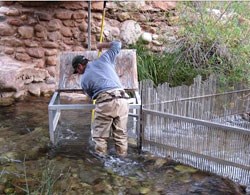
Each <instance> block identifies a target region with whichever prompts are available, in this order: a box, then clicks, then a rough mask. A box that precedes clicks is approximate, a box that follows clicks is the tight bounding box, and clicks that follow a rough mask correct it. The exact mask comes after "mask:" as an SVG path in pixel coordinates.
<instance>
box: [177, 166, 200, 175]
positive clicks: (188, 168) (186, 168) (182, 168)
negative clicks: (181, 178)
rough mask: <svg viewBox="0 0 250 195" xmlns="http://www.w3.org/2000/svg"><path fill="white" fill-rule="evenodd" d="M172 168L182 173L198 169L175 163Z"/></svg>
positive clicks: (193, 171) (194, 171)
mask: <svg viewBox="0 0 250 195" xmlns="http://www.w3.org/2000/svg"><path fill="white" fill-rule="evenodd" d="M174 169H175V170H177V171H179V172H182V173H196V172H197V171H198V169H195V168H193V167H190V166H184V165H177V166H175V167H174Z"/></svg>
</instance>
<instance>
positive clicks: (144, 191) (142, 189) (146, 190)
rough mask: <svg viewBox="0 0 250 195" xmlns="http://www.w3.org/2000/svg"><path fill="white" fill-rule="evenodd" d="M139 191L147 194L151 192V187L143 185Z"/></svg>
mask: <svg viewBox="0 0 250 195" xmlns="http://www.w3.org/2000/svg"><path fill="white" fill-rule="evenodd" d="M139 191H140V194H147V193H149V192H150V188H148V187H141V188H140V189H139Z"/></svg>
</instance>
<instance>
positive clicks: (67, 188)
mask: <svg viewBox="0 0 250 195" xmlns="http://www.w3.org/2000/svg"><path fill="white" fill-rule="evenodd" d="M48 103H49V98H35V97H30V98H28V99H26V100H25V101H20V102H16V103H15V104H13V105H11V106H8V107H0V135H1V137H0V194H119V195H123V194H132V195H133V194H138V195H139V194H150V195H154V194H169V195H170V194H171V195H174V194H181V195H182V194H218V195H219V194H232V195H234V194H244V193H245V192H244V190H245V189H244V187H243V186H239V185H237V184H236V183H234V182H232V181H230V180H229V179H226V178H221V177H219V176H216V175H214V174H210V173H205V172H202V171H199V170H197V169H194V168H192V167H189V166H185V165H182V164H180V163H178V162H174V161H172V160H171V159H169V158H158V157H155V156H152V155H150V154H148V153H140V154H139V153H138V150H137V148H136V147H135V146H134V145H133V144H130V145H129V155H128V157H127V158H118V157H117V156H115V152H114V148H113V143H112V140H110V143H111V144H110V146H109V147H110V155H109V156H107V157H106V158H100V157H97V156H95V155H93V153H92V151H93V144H92V142H91V140H90V134H91V133H90V121H91V113H90V112H84V111H74V110H73V111H63V112H62V117H61V119H60V121H59V124H58V128H59V129H60V130H61V132H62V133H60V134H59V138H60V142H59V144H58V145H57V146H56V147H54V146H52V145H51V144H50V140H49V130H48Z"/></svg>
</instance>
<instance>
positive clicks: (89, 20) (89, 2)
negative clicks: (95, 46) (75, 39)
mask: <svg viewBox="0 0 250 195" xmlns="http://www.w3.org/2000/svg"><path fill="white" fill-rule="evenodd" d="M88 50H91V1H88Z"/></svg>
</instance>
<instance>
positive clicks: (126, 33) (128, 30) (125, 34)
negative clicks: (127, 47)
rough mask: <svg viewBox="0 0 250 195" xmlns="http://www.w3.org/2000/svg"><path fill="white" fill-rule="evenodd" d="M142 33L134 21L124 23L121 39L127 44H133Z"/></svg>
mask: <svg viewBox="0 0 250 195" xmlns="http://www.w3.org/2000/svg"><path fill="white" fill-rule="evenodd" d="M141 33H142V30H141V27H140V25H139V23H137V22H136V21H134V20H126V21H125V22H123V23H122V26H121V33H120V38H121V40H122V41H124V42H125V43H126V44H133V43H136V41H137V40H138V39H139V37H140V36H141Z"/></svg>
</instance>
